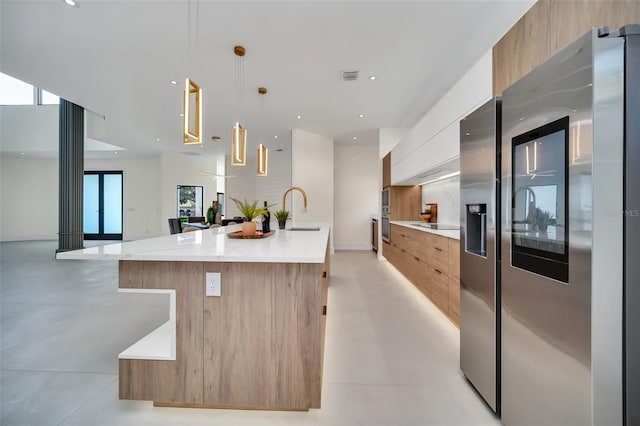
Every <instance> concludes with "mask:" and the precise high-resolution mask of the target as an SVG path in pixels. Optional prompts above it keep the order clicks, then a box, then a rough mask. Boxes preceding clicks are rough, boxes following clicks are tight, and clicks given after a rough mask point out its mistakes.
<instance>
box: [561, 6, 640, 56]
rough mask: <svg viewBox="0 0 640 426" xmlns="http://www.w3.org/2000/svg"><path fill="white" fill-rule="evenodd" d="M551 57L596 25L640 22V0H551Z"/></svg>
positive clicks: (610, 27) (609, 25)
mask: <svg viewBox="0 0 640 426" xmlns="http://www.w3.org/2000/svg"><path fill="white" fill-rule="evenodd" d="M549 19H550V24H549V38H550V40H549V41H550V44H549V57H551V56H552V55H553V54H554V53H556V52H558V51H559V50H561V49H563V48H564V47H566V46H567V45H569V44H570V43H571V42H573V41H574V40H575V39H577V38H578V37H580V36H581V35H583V34H584V33H586V32H587V31H589V30H590V29H591V28H593V27H601V26H603V25H606V26H608V27H609V29H610V30H615V29H618V28H619V27H621V26H623V25H625V24H632V23H638V22H640V1H638V0H600V1H587V2H585V1H570V0H562V1H558V0H553V1H550V9H549Z"/></svg>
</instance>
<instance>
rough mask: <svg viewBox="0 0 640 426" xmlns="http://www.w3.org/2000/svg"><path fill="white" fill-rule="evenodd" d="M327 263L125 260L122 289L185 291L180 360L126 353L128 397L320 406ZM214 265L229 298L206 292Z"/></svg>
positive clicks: (179, 304) (172, 402) (123, 369)
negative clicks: (207, 282) (136, 355)
mask: <svg viewBox="0 0 640 426" xmlns="http://www.w3.org/2000/svg"><path fill="white" fill-rule="evenodd" d="M329 259H330V256H329V246H328V244H327V247H326V248H325V262H324V263H250V262H238V263H234V262H162V261H120V266H119V276H120V283H119V286H120V287H121V288H129V289H131V288H141V289H175V291H176V358H175V360H154V359H120V360H119V377H120V380H119V396H120V399H136V400H137V399H142V400H153V401H154V405H157V406H178V407H206V408H249V409H284V410H307V409H309V408H320V402H321V392H322V369H323V356H324V340H325V339H324V337H325V330H326V314H327V297H328V287H329V276H330V264H329ZM207 272H219V273H220V274H221V277H222V283H223V284H222V285H223V287H222V288H223V290H222V294H223V295H222V296H221V297H206V296H205V289H204V282H205V274H206V273H207Z"/></svg>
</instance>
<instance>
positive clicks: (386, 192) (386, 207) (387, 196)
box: [382, 188, 391, 215]
mask: <svg viewBox="0 0 640 426" xmlns="http://www.w3.org/2000/svg"><path fill="white" fill-rule="evenodd" d="M382 214H383V215H385V214H386V215H389V214H391V189H390V188H385V189H383V190H382Z"/></svg>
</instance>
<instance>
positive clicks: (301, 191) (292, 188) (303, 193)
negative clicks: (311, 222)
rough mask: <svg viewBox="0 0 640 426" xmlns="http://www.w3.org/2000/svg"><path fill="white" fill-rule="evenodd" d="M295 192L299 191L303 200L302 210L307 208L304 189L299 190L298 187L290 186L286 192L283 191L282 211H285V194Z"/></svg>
mask: <svg viewBox="0 0 640 426" xmlns="http://www.w3.org/2000/svg"><path fill="white" fill-rule="evenodd" d="M294 189H295V190H296V191H300V193H301V194H302V198H303V200H304V208H305V210H306V208H307V193H306V192H304V189H302V188H300V187H299V186H292V187H291V188H289V189H287V190H286V191H284V194H282V210H286V206H285V203H286V201H287V194H288V193H289V192H291V191H293V190H294Z"/></svg>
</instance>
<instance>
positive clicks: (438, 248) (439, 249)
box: [434, 247, 442, 251]
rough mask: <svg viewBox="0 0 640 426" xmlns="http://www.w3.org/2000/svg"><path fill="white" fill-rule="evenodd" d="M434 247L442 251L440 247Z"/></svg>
mask: <svg viewBox="0 0 640 426" xmlns="http://www.w3.org/2000/svg"><path fill="white" fill-rule="evenodd" d="M434 249H436V250H438V251H442V249H441V248H440V247H434Z"/></svg>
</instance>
